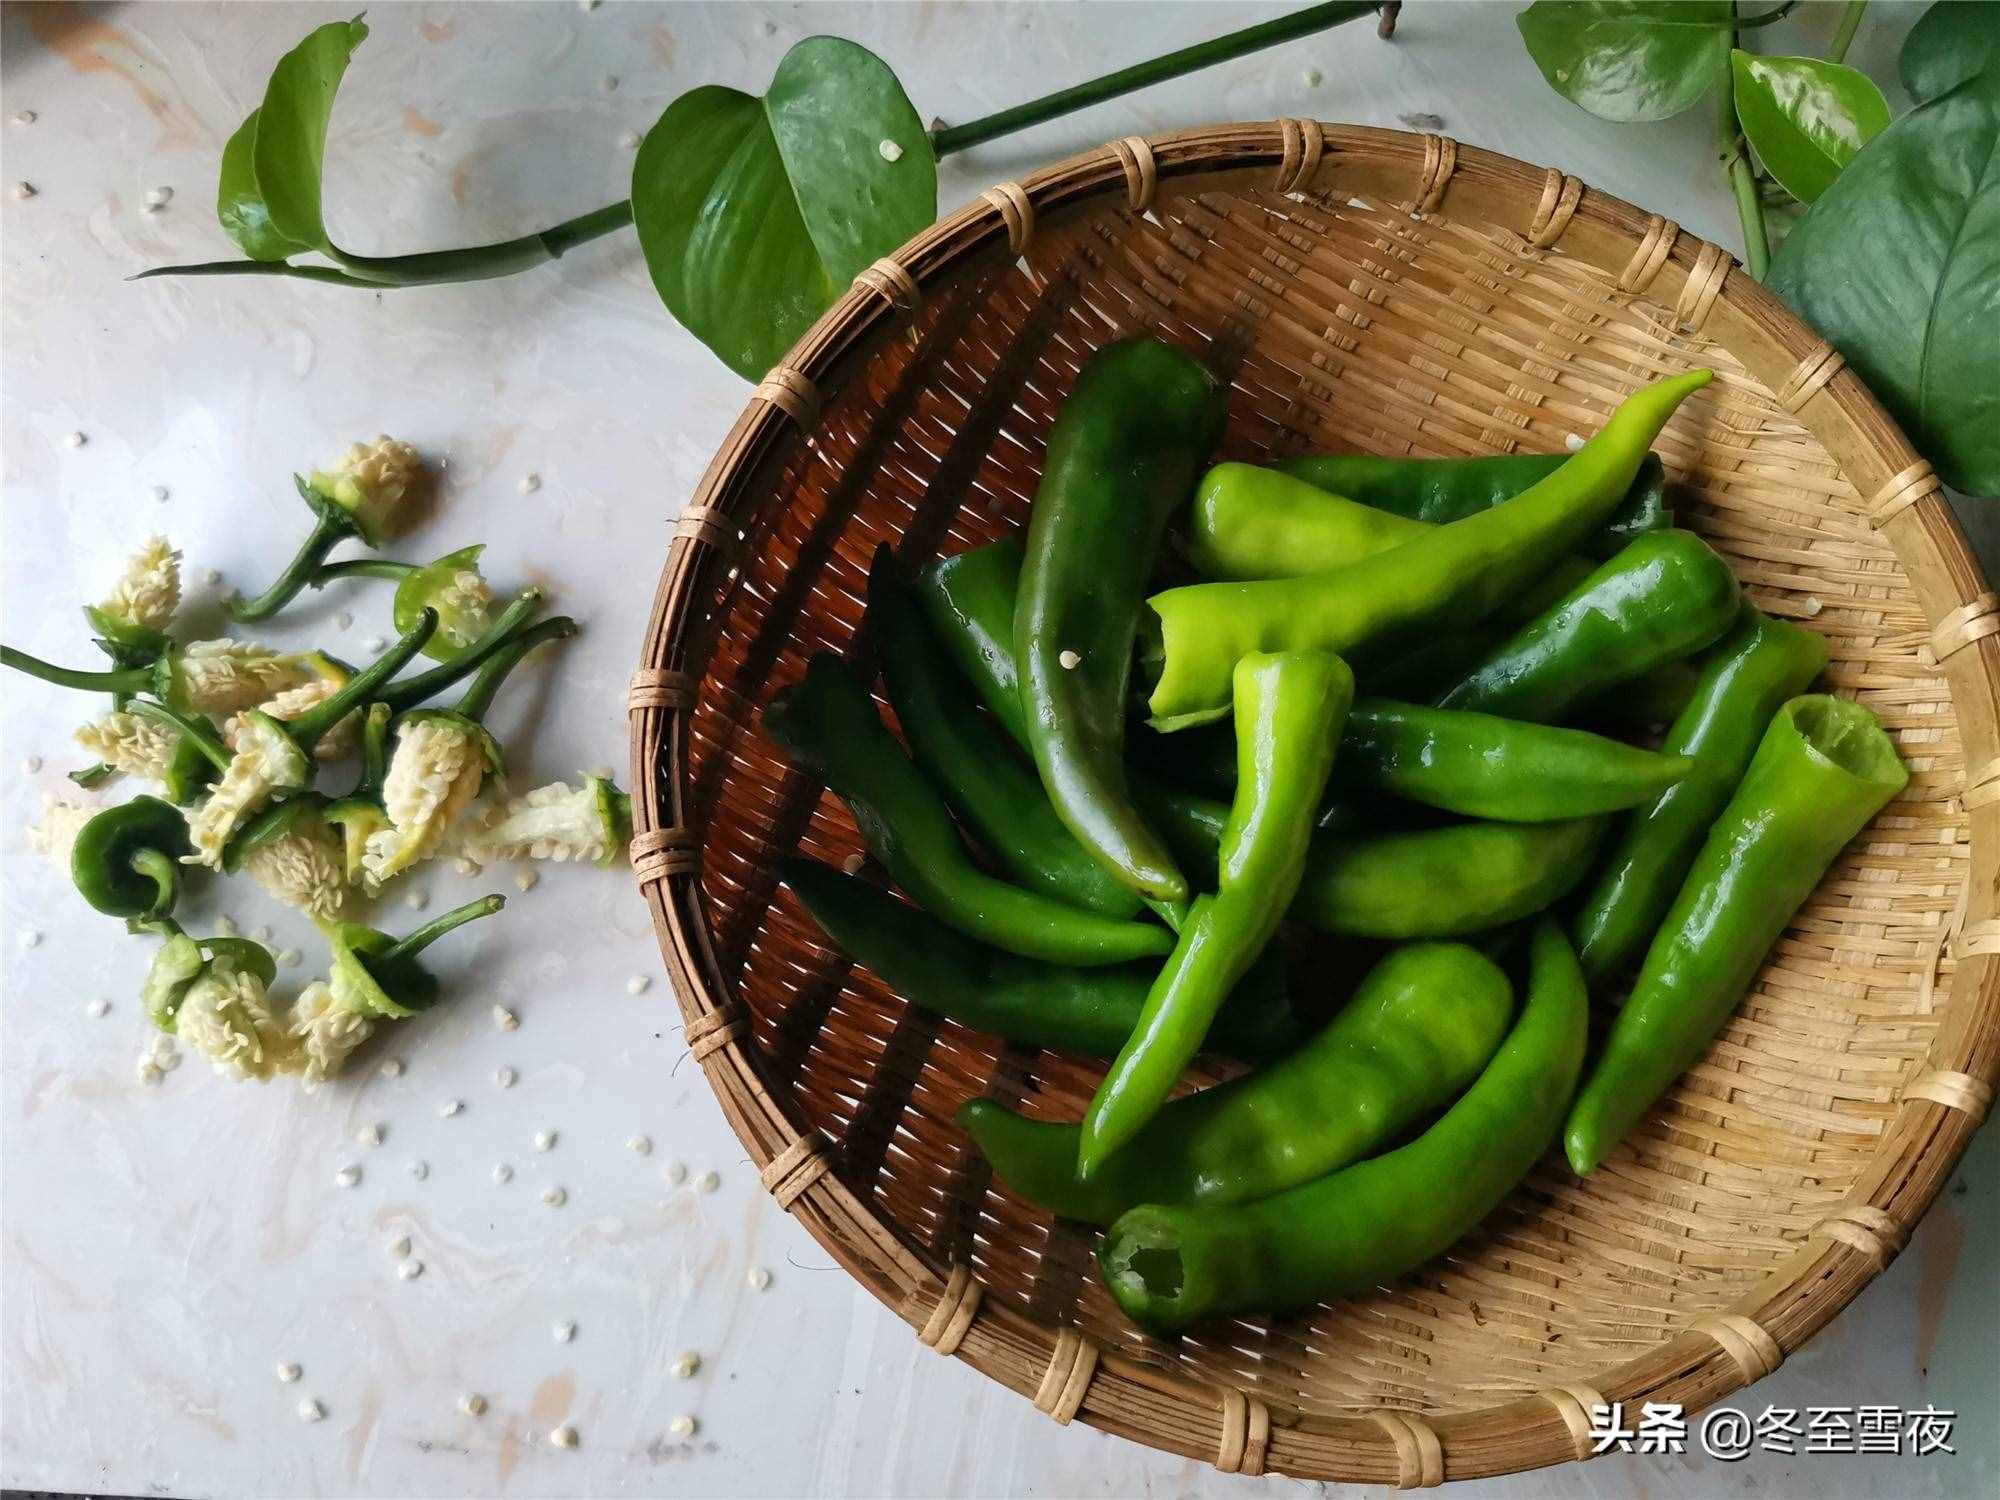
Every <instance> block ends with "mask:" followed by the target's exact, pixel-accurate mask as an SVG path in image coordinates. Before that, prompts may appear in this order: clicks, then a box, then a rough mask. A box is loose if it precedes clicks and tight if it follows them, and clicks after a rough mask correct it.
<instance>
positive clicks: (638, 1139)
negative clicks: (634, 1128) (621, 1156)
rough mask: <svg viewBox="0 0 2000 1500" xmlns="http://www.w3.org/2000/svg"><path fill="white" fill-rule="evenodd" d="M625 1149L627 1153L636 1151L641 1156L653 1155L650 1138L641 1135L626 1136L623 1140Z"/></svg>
mask: <svg viewBox="0 0 2000 1500" xmlns="http://www.w3.org/2000/svg"><path fill="white" fill-rule="evenodd" d="M625 1149H626V1150H627V1151H636V1152H637V1153H638V1154H639V1155H641V1156H651V1155H652V1154H653V1141H652V1138H651V1137H650V1136H643V1135H633V1136H627V1137H626V1138H625Z"/></svg>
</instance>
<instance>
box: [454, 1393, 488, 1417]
mask: <svg viewBox="0 0 2000 1500" xmlns="http://www.w3.org/2000/svg"><path fill="white" fill-rule="evenodd" d="M458 1409H459V1410H460V1411H462V1412H464V1413H465V1414H466V1415H467V1416H468V1417H480V1416H484V1415H485V1414H486V1398H485V1397H484V1396H482V1395H480V1394H479V1393H478V1392H476V1391H467V1392H466V1393H465V1394H464V1395H463V1396H460V1397H459V1398H458Z"/></svg>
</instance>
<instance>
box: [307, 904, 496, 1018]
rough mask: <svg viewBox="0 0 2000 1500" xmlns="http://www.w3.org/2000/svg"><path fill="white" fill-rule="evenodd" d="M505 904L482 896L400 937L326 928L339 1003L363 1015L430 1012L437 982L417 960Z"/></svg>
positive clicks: (338, 925) (352, 926)
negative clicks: (458, 929) (456, 930)
mask: <svg viewBox="0 0 2000 1500" xmlns="http://www.w3.org/2000/svg"><path fill="white" fill-rule="evenodd" d="M506 904H507V901H506V898H505V897H504V896H481V897H480V898H479V899H478V900H477V901H468V902H466V903H465V905H463V906H458V907H454V908H452V910H450V911H448V912H446V913H445V914H444V915H443V916H441V917H433V918H432V919H431V920H430V921H428V922H426V923H424V925H423V926H421V927H419V928H418V929H417V930H416V931H415V932H412V933H410V934H409V935H408V936H407V937H401V938H397V937H391V936H390V935H389V934H388V933H386V932H378V931H377V930H376V929H374V928H373V927H364V926H363V925H362V924H361V923H359V922H328V923H322V924H321V930H322V931H324V932H325V933H326V938H327V944H328V946H329V947H331V948H332V950H333V961H332V965H331V967H330V970H329V972H328V974H327V983H328V986H329V987H330V988H331V989H332V990H333V998H334V1001H335V1003H336V1004H338V1005H339V1006H340V1007H341V1008H342V1009H345V1010H351V1011H354V1012H357V1013H358V1014H360V1015H364V1016H390V1017H398V1016H413V1015H415V1014H416V1013H417V1012H418V1011H420V1010H428V1009H430V1007H431V1006H433V1005H435V1004H436V1003H437V997H438V982H437V977H436V976H435V975H433V974H432V973H430V971H429V970H427V969H425V968H424V967H423V966H422V965H421V964H419V963H418V962H417V955H418V954H420V953H422V952H423V951H424V949H426V948H428V947H429V946H430V945H431V944H432V943H434V942H436V941H437V940H438V939H439V938H441V937H443V936H444V935H445V934H446V933H447V932H450V931H451V930H452V929H453V928H455V927H463V926H464V925H465V924H466V923H467V922H476V921H478V920H479V918H481V917H490V916H492V915H493V913H495V912H496V911H498V910H500V908H501V907H503V906H505V905H506Z"/></svg>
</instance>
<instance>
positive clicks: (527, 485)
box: [519, 474, 542, 495]
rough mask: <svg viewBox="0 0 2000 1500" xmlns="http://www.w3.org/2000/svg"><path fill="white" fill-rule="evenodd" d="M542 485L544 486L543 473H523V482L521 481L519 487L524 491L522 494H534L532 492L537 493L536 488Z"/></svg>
mask: <svg viewBox="0 0 2000 1500" xmlns="http://www.w3.org/2000/svg"><path fill="white" fill-rule="evenodd" d="M541 487H542V476H541V475H539V474H523V475H522V476H521V483H520V486H519V488H520V491H521V493H522V494H524V495H532V494H534V493H535V491H536V490H538V489H540V488H541Z"/></svg>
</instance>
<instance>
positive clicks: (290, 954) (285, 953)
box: [278, 948, 305, 969]
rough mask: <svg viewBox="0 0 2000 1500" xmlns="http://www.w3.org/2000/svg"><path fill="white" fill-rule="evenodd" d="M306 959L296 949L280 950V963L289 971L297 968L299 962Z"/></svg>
mask: <svg viewBox="0 0 2000 1500" xmlns="http://www.w3.org/2000/svg"><path fill="white" fill-rule="evenodd" d="M304 957H305V955H304V954H303V953H301V952H299V950H298V949H296V948H280V949H279V950H278V962H279V963H281V964H283V965H284V966H285V967H286V968H288V969H295V968H297V967H298V965H299V960H300V959H302V958H304Z"/></svg>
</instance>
